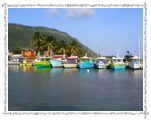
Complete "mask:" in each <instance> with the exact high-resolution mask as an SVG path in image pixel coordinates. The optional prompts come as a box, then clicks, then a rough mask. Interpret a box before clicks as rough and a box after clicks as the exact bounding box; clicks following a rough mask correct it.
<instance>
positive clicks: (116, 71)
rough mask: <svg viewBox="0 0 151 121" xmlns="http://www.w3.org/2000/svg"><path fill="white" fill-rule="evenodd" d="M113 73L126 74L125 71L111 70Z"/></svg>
mask: <svg viewBox="0 0 151 121" xmlns="http://www.w3.org/2000/svg"><path fill="white" fill-rule="evenodd" d="M110 72H111V73H125V69H122V70H112V69H111V70H110Z"/></svg>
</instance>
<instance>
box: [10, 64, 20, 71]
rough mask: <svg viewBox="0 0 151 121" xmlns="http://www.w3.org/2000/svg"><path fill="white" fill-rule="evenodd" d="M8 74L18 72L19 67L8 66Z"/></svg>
mask: <svg viewBox="0 0 151 121" xmlns="http://www.w3.org/2000/svg"><path fill="white" fill-rule="evenodd" d="M8 72H19V65H8Z"/></svg>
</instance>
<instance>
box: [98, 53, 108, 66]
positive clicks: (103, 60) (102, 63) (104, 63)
mask: <svg viewBox="0 0 151 121" xmlns="http://www.w3.org/2000/svg"><path fill="white" fill-rule="evenodd" d="M103 52H104V51H103V50H102V51H101V57H98V58H97V63H96V67H97V68H107V61H106V60H107V59H106V57H103Z"/></svg>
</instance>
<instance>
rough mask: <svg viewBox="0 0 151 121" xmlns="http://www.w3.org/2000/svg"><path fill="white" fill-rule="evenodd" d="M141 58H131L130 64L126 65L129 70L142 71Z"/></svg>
mask: <svg viewBox="0 0 151 121" xmlns="http://www.w3.org/2000/svg"><path fill="white" fill-rule="evenodd" d="M140 60H141V58H139V57H138V56H136V52H135V56H134V57H132V58H131V63H129V64H128V66H129V68H131V69H142V68H143V63H140Z"/></svg>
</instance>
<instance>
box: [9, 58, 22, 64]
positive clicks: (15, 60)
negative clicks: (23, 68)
mask: <svg viewBox="0 0 151 121" xmlns="http://www.w3.org/2000/svg"><path fill="white" fill-rule="evenodd" d="M23 59H24V58H23V57H11V58H10V61H8V64H9V65H19V64H20V63H22V62H23Z"/></svg>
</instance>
